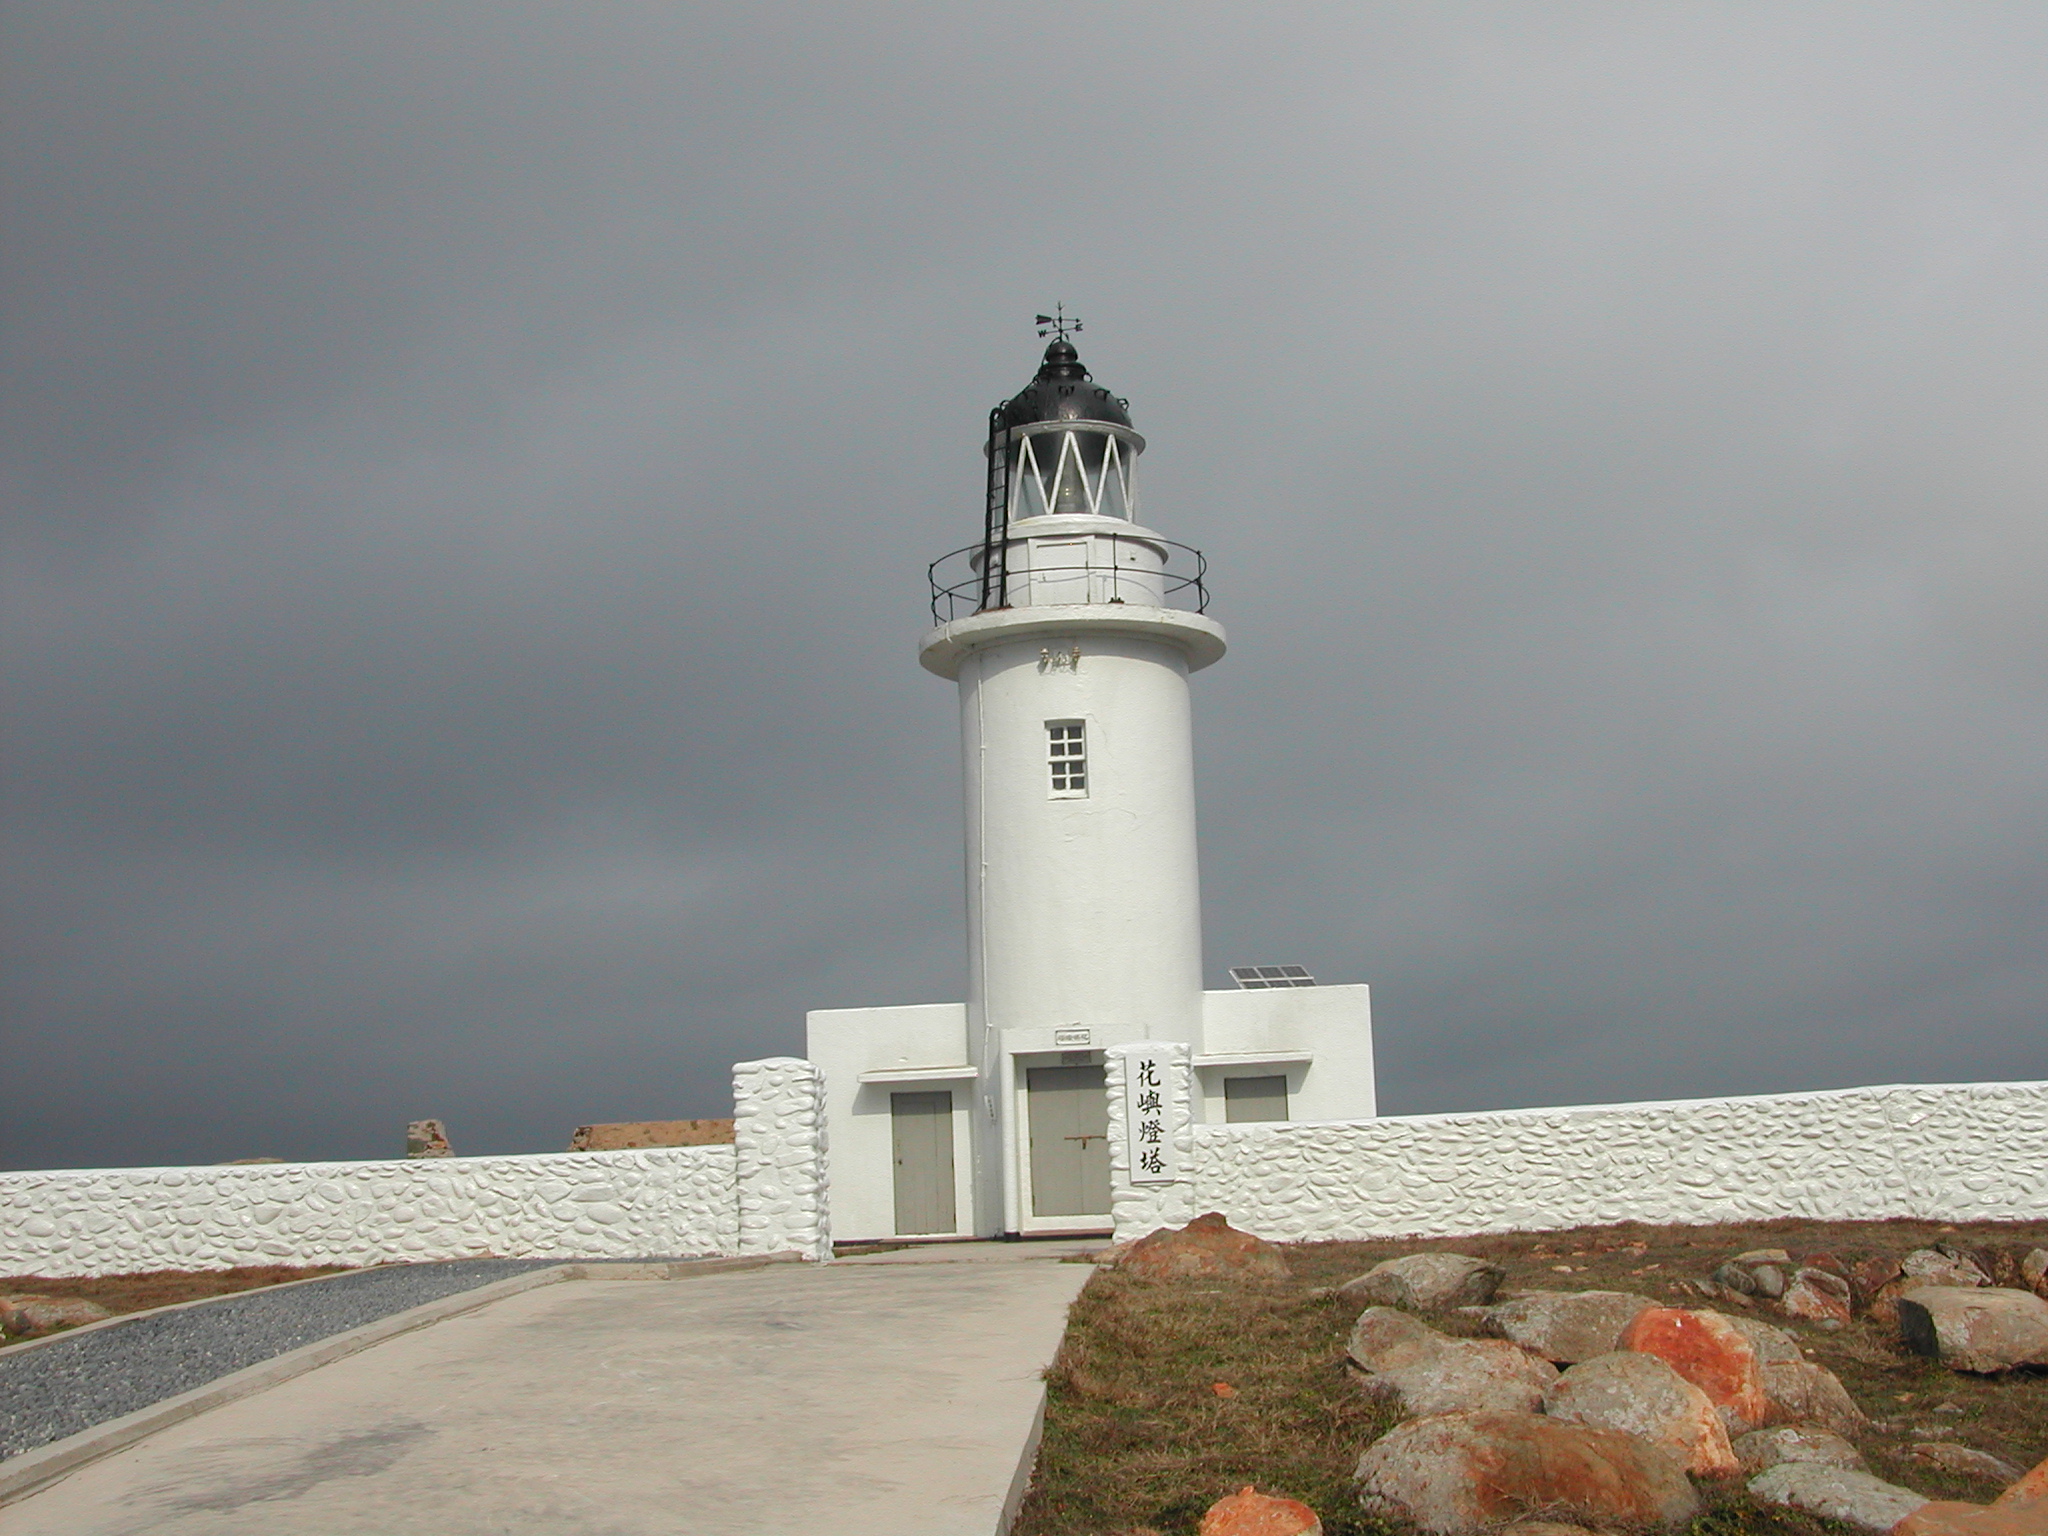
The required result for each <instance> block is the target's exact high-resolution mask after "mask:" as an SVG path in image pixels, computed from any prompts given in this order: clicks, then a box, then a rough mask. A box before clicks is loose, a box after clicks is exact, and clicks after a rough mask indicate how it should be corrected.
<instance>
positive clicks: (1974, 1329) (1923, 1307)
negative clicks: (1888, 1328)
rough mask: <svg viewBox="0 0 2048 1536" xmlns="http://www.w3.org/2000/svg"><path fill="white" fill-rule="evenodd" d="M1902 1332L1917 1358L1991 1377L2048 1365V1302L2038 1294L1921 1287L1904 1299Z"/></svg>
mask: <svg viewBox="0 0 2048 1536" xmlns="http://www.w3.org/2000/svg"><path fill="white" fill-rule="evenodd" d="M1899 1333H1900V1335H1901V1337H1903V1338H1904V1340H1905V1342H1906V1347H1907V1348H1908V1349H1910V1350H1912V1351H1913V1352H1914V1353H1915V1354H1919V1355H1926V1356H1929V1357H1934V1356H1939V1357H1940V1359H1941V1361H1942V1363H1943V1364H1944V1365H1946V1366H1948V1367H1949V1368H1950V1369H1951V1370H1957V1371H1970V1372H1972V1373H1974V1374H1978V1375H1990V1374H1992V1373H1994V1372H1998V1371H2009V1370H2011V1369H2013V1368H2014V1367H2015V1366H2021V1365H2048V1301H2043V1300H2042V1299H2041V1298H2040V1297H2039V1296H2036V1295H2035V1294H2034V1293H2033V1292H2032V1291H2008V1290H2004V1289H2002V1288H1999V1287H1995V1286H1993V1287H1986V1288H1983V1289H1968V1288H1964V1287H1962V1286H1956V1285H1921V1286H1916V1287H1915V1288H1914V1289H1912V1290H1909V1291H1906V1292H1904V1293H1903V1294H1902V1295H1901V1296H1900V1297H1899Z"/></svg>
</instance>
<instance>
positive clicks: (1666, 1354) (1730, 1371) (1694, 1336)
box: [1621, 1307, 1770, 1434]
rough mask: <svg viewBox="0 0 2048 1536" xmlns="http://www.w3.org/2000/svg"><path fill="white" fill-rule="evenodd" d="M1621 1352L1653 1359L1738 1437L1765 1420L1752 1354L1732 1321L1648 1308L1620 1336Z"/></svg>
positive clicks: (1761, 1386)
mask: <svg viewBox="0 0 2048 1536" xmlns="http://www.w3.org/2000/svg"><path fill="white" fill-rule="evenodd" d="M1621 1347H1622V1348H1623V1349H1630V1350H1634V1351H1635V1352H1636V1353H1637V1354H1642V1355H1655V1356H1656V1357H1657V1358H1658V1359H1660V1360H1662V1361H1663V1362H1664V1363H1665V1364H1667V1365H1669V1366H1670V1367H1671V1368H1672V1369H1673V1370H1674V1371H1676V1372H1678V1374H1679V1375H1681V1376H1683V1377H1684V1378H1685V1379H1686V1380H1687V1381H1689V1382H1691V1383H1692V1384H1693V1385H1694V1386H1696V1387H1698V1388H1699V1389H1700V1390H1701V1391H1702V1392H1704V1393H1706V1394H1707V1399H1708V1401H1710V1402H1711V1403H1712V1404H1713V1405H1714V1406H1715V1408H1717V1409H1719V1410H1720V1411H1721V1416H1722V1418H1723V1420H1724V1421H1725V1422H1726V1423H1727V1424H1728V1426H1729V1428H1730V1429H1732V1430H1734V1431H1735V1432H1736V1433H1737V1434H1740V1433H1741V1432H1742V1431H1744V1430H1749V1429H1755V1428H1757V1427H1758V1426H1759V1425H1761V1424H1762V1423H1763V1422H1764V1420H1765V1419H1767V1418H1768V1417H1769V1416H1770V1400H1769V1398H1768V1397H1767V1396H1766V1395H1765V1392H1764V1382H1763V1370H1762V1367H1761V1366H1760V1365H1759V1363H1758V1361H1757V1358H1756V1350H1755V1349H1753V1348H1752V1347H1751V1346H1750V1342H1749V1339H1748V1337H1747V1336H1746V1335H1745V1334H1744V1333H1743V1331H1742V1330H1741V1329H1740V1328H1738V1327H1736V1326H1735V1323H1734V1321H1733V1320H1732V1319H1730V1318H1726V1317H1723V1316H1722V1315H1721V1314H1720V1313H1718V1312H1707V1311H1694V1310H1691V1309H1689V1308H1685V1307H1648V1308H1645V1309H1644V1310H1643V1311H1642V1312H1640V1313H1638V1314H1637V1315H1636V1317H1635V1319H1634V1321H1632V1322H1631V1323H1630V1324H1629V1325H1628V1329H1627V1331H1626V1332H1625V1333H1624V1334H1623V1335H1622V1339H1621Z"/></svg>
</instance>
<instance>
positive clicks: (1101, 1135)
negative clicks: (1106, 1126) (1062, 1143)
mask: <svg viewBox="0 0 2048 1536" xmlns="http://www.w3.org/2000/svg"><path fill="white" fill-rule="evenodd" d="M1067 1140H1068V1141H1078V1142H1079V1143H1081V1150H1082V1151H1083V1152H1086V1151H1087V1150H1088V1143H1089V1142H1091V1141H1107V1140H1109V1137H1108V1135H1107V1134H1106V1133H1105V1132H1102V1131H1096V1132H1094V1133H1092V1134H1091V1135H1087V1136H1069V1137H1067Z"/></svg>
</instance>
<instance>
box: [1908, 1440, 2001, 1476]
mask: <svg viewBox="0 0 2048 1536" xmlns="http://www.w3.org/2000/svg"><path fill="white" fill-rule="evenodd" d="M1906 1454H1907V1455H1908V1456H1910V1457H1912V1458H1913V1459H1914V1460H1915V1461H1924V1462H1926V1463H1927V1464H1928V1465H1929V1466H1931V1467H1939V1468H1941V1470H1942V1471H1944V1472H1953V1473H1955V1474H1957V1475H1958V1476H1960V1477H1981V1478H1984V1479H1985V1480H1986V1481H1987V1482H1993V1483H1996V1484H1998V1486H1999V1487H2001V1488H2003V1487H2004V1486H2005V1485H2006V1484H2007V1483H2011V1482H2017V1481H2018V1480H2019V1477H2020V1469H2019V1468H2018V1467H2016V1466H2014V1465H2013V1464H2012V1463H2011V1462H2009V1461H2006V1460H2004V1459H2003V1458H2001V1457H1997V1456H1994V1455H1992V1454H1991V1453H1990V1452H1989V1451H1980V1450H1978V1449H1977V1448H1976V1447H1975V1446H1974V1445H1958V1444H1957V1443H1956V1442H1955V1441H1953V1440H1925V1441H1922V1442H1921V1443H1920V1444H1918V1445H1915V1446H1909V1447H1908V1448H1907V1450H1906Z"/></svg>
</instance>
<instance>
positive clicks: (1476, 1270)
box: [1337, 1253, 1507, 1312]
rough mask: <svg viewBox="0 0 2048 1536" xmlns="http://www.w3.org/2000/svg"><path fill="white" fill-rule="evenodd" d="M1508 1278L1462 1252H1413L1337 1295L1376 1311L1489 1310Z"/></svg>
mask: <svg viewBox="0 0 2048 1536" xmlns="http://www.w3.org/2000/svg"><path fill="white" fill-rule="evenodd" d="M1506 1278H1507V1271H1506V1270H1504V1269H1502V1268H1501V1267H1500V1266H1499V1265H1498V1264H1489V1263H1488V1262H1487V1261H1486V1260H1485V1259H1474V1258H1468V1257H1467V1256H1466V1255H1464V1254H1462V1253H1410V1254H1404V1255H1403V1256H1402V1257H1400V1258H1398V1259H1388V1260H1387V1261H1386V1262H1384V1263H1382V1264H1375V1265H1374V1266H1373V1267H1372V1268H1371V1269H1369V1270H1367V1271H1366V1272H1365V1273H1364V1274H1362V1275H1360V1276H1359V1277H1358V1278H1357V1279H1356V1280H1348V1281H1346V1282H1345V1283H1344V1284H1343V1285H1340V1286H1339V1287H1337V1294H1338V1295H1339V1296H1343V1297H1345V1298H1347V1299H1349V1300H1352V1301H1362V1302H1366V1303H1368V1304H1369V1305H1372V1306H1380V1307H1412V1308H1414V1309H1416V1310H1417V1311H1420V1312H1440V1311H1443V1310H1445V1309H1447V1308H1450V1307H1483V1306H1485V1305H1486V1304H1487V1303H1488V1302H1489V1301H1492V1300H1493V1293H1494V1292H1495V1291H1497V1290H1499V1289H1500V1283H1501V1281H1502V1280H1504V1279H1506Z"/></svg>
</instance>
